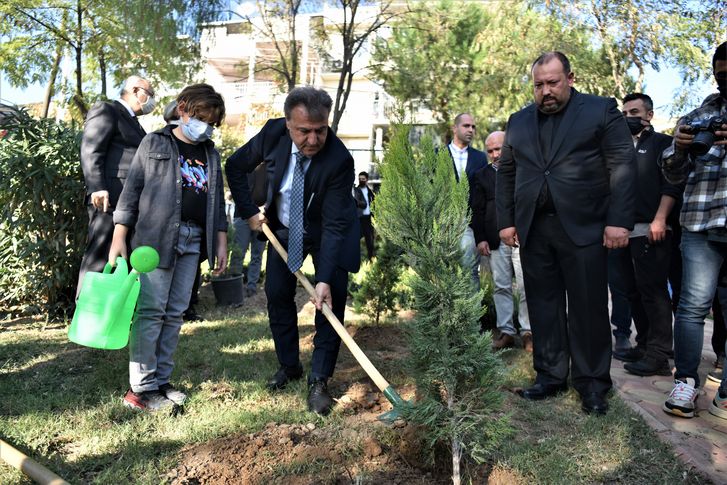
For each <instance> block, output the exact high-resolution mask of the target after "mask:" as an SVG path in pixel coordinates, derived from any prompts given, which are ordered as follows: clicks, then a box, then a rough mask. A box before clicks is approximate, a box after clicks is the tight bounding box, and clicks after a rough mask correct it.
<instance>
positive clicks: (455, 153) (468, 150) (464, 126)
mask: <svg viewBox="0 0 727 485" xmlns="http://www.w3.org/2000/svg"><path fill="white" fill-rule="evenodd" d="M475 130H476V126H475V120H474V118H473V117H472V115H471V114H469V113H460V114H458V115H457V116H456V117H455V118H454V125H452V142H451V143H450V144H449V145H448V146H447V148H448V149H449V153H450V155H451V156H452V167H453V169H454V175H455V177H456V178H457V182H459V181H460V180H462V178H463V177H462V176H463V175H464V176H465V178H466V179H467V182H468V183H469V186H470V187H473V186H474V181H475V173H477V171H478V170H481V169H483V168H485V167H486V166H487V156H486V155H485V153H484V152H481V151H480V150H476V149H474V148H472V147H471V146H470V144H471V143H472V138H473V137H474V135H475ZM469 207H470V212H471V211H472V190H470V195H469ZM461 248H462V252H463V256H462V258H463V259H462V263H463V264H464V265H465V266H466V267H469V268H471V269H472V279H473V281H474V283H475V285H476V286H477V287H478V288H479V284H480V275H479V274H480V271H479V266H480V257H479V252H478V251H477V243H476V242H475V234H474V231H473V230H472V222H471V221H470V224H469V225H468V226H467V229H466V230H465V232H464V234H463V235H462V241H461Z"/></svg>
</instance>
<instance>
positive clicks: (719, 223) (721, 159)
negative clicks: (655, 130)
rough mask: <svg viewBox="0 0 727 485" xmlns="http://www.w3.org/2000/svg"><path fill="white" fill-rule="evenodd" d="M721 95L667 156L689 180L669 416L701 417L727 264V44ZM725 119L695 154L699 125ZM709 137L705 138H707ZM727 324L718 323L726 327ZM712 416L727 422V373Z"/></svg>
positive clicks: (685, 125)
mask: <svg viewBox="0 0 727 485" xmlns="http://www.w3.org/2000/svg"><path fill="white" fill-rule="evenodd" d="M712 68H713V71H714V78H715V80H716V81H717V85H718V87H719V93H718V94H713V95H711V96H709V97H708V98H707V99H705V100H704V102H703V103H702V106H701V107H699V108H697V109H695V110H694V111H692V112H691V113H689V114H688V115H686V116H685V117H683V118H682V119H680V120H679V122H678V123H677V127H676V131H675V133H674V142H673V144H672V146H670V147H668V148H667V149H666V150H664V153H663V154H662V170H663V172H664V176H665V177H666V179H667V180H668V181H669V182H671V183H680V182H683V181H684V180H686V188H685V191H684V204H683V206H682V211H681V215H680V218H679V222H680V224H681V226H682V229H683V232H682V241H681V249H682V261H683V276H682V293H681V298H680V300H679V307H678V309H677V313H676V320H675V322H674V364H675V366H676V371H675V373H674V379H675V380H674V389H673V390H672V392H671V394H669V398H668V399H667V400H666V402H665V403H664V406H663V409H664V411H666V412H668V413H671V414H674V415H676V416H681V417H685V418H692V417H694V414H695V402H696V400H697V396H698V394H699V391H698V389H699V384H700V382H699V375H698V368H699V361H700V359H701V356H702V343H703V339H704V319H705V317H706V316H707V314H708V313H709V309H710V307H711V303H712V299H713V297H714V293H715V289H716V287H717V279H718V276H719V269H720V267H721V266H722V263H723V261H725V259H727V157H725V153H727V122H725V121H724V120H727V42H724V43H722V44H721V45H720V46H719V47H717V49H716V51H715V53H714V57H713V58H712ZM714 118H720V119H721V120H722V121H721V123H720V124H718V126H717V127H716V129H715V130H714V136H715V141H714V143H713V144H712V146H711V147H709V150H708V151H707V152H706V153H704V154H700V155H697V154H695V153H694V143H693V142H694V139H695V136H697V134H698V133H697V131H698V130H695V129H693V128H692V124H693V123H698V122H700V121H705V120H711V119H714ZM704 134H705V133H703V132H702V133H700V136H703V135H704ZM723 324H724V322H715V325H723ZM724 375H725V377H723V379H722V382H721V384H720V387H719V390H718V391H717V394H716V395H715V397H714V400H713V401H712V404H711V406H710V408H709V412H710V413H711V414H713V415H715V416H717V417H720V418H723V419H727V373H725V374H724Z"/></svg>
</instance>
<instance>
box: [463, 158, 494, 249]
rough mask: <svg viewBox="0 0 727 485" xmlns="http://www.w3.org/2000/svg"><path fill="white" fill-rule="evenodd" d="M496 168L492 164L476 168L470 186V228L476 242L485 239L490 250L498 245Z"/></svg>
mask: <svg viewBox="0 0 727 485" xmlns="http://www.w3.org/2000/svg"><path fill="white" fill-rule="evenodd" d="M496 177H497V170H495V167H493V166H492V165H487V166H486V167H485V168H482V169H480V170H478V171H477V172H476V173H475V176H474V180H473V182H472V185H471V186H470V193H471V194H472V230H473V231H474V233H475V242H476V243H477V244H479V243H481V242H482V241H487V244H488V245H489V246H490V250H495V249H497V248H498V247H499V246H500V233H499V231H498V230H497V211H496V209H495V180H496Z"/></svg>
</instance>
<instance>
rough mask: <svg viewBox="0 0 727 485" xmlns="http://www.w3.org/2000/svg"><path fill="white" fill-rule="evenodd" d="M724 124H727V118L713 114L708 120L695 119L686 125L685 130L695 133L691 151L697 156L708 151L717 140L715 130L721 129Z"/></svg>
mask: <svg viewBox="0 0 727 485" xmlns="http://www.w3.org/2000/svg"><path fill="white" fill-rule="evenodd" d="M724 124H727V119H725V118H722V117H721V116H712V117H711V118H707V119H706V120H699V121H693V122H691V123H689V124H688V125H685V128H686V130H684V131H686V132H687V133H691V134H694V135H695V136H694V141H692V145H691V146H690V148H689V153H691V154H692V155H693V156H697V157H698V156H700V155H704V154H705V153H707V152H708V151H709V149H710V148H712V145H714V142H715V141H716V140H717V136H716V135H715V134H714V132H715V131H718V130H721V129H722V125H724Z"/></svg>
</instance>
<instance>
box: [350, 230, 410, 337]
mask: <svg viewBox="0 0 727 485" xmlns="http://www.w3.org/2000/svg"><path fill="white" fill-rule="evenodd" d="M402 266H403V265H402V261H401V254H400V251H399V249H398V248H397V247H396V246H395V245H393V244H391V243H390V242H389V241H387V240H386V239H384V240H382V241H381V245H380V247H379V250H378V251H377V253H376V256H375V257H374V259H373V260H372V261H371V262H369V264H368V265H366V266H365V267H364V266H362V268H361V269H362V271H363V270H364V268H366V271H365V274H364V277H363V279H362V281H361V286H360V287H359V288H358V289H357V290H356V291H355V292H354V294H353V306H354V308H355V309H356V311H357V312H363V313H365V314H366V315H367V316H368V317H369V318H370V319H371V320H373V321H374V324H375V325H378V324H379V321H380V320H381V317H382V316H383V315H386V314H387V313H390V312H393V311H394V309H396V304H397V300H398V299H399V298H398V297H399V294H398V292H397V283H398V282H399V279H400V278H401V274H402V270H403V267H402Z"/></svg>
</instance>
